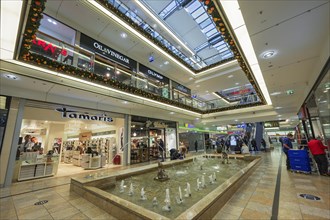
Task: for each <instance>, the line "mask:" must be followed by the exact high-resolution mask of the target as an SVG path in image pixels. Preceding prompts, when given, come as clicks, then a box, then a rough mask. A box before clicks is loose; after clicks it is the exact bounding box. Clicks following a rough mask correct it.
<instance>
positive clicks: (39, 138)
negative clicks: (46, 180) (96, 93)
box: [13, 101, 124, 182]
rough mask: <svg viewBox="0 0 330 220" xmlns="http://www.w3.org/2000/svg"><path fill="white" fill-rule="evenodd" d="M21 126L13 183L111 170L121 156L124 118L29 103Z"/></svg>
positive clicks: (34, 102) (100, 112)
mask: <svg viewBox="0 0 330 220" xmlns="http://www.w3.org/2000/svg"><path fill="white" fill-rule="evenodd" d="M18 120H19V119H18ZM20 124H21V128H20V129H19V133H18V134H17V135H18V136H19V142H18V149H17V154H16V163H15V167H14V175H13V182H16V181H23V180H31V179H35V178H41V177H48V176H64V175H70V174H76V173H80V172H83V171H84V170H88V169H99V168H102V167H108V166H109V165H111V164H113V159H114V157H115V155H121V156H122V151H121V149H120V141H121V138H122V134H121V130H122V128H123V127H124V115H122V114H117V113H112V112H104V111H96V110H91V109H83V108H77V107H72V106H63V105H60V104H51V103H42V102H36V101H27V102H26V104H25V106H24V110H23V115H22V121H21V123H20Z"/></svg>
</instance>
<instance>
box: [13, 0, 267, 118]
mask: <svg viewBox="0 0 330 220" xmlns="http://www.w3.org/2000/svg"><path fill="white" fill-rule="evenodd" d="M46 1H47V0H33V1H32V2H31V7H30V11H29V16H28V19H27V23H26V27H25V31H24V34H23V43H22V47H21V51H20V57H19V59H20V60H23V61H24V62H27V63H32V64H35V65H38V66H42V67H45V68H47V69H50V70H53V71H56V72H61V73H63V74H67V75H70V76H73V77H76V78H82V79H84V80H88V81H91V82H94V83H98V84H102V85H106V86H109V87H111V88H114V89H118V90H121V91H124V92H127V93H131V94H134V95H138V96H141V97H144V98H147V99H150V100H155V101H159V102H162V103H165V104H169V105H173V106H176V107H179V108H182V109H186V110H189V111H193V112H197V113H200V114H210V113H216V112H222V111H228V110H234V109H240V108H246V107H252V106H258V105H262V103H261V102H259V103H249V104H246V105H232V106H228V107H223V108H218V109H210V110H205V111H203V110H200V109H197V108H194V107H191V106H187V105H184V104H182V103H180V102H177V101H174V100H170V99H167V98H164V97H161V96H158V95H155V94H153V93H149V92H146V91H144V90H141V89H138V88H136V87H133V86H129V85H126V84H124V83H122V82H119V81H117V80H113V79H109V78H108V77H106V76H101V75H98V74H95V73H92V72H89V71H85V70H82V69H79V68H76V67H73V66H70V65H67V64H62V63H59V62H57V61H55V60H52V59H50V58H47V57H44V56H42V55H39V54H35V53H31V52H30V49H31V44H32V41H33V40H34V39H35V38H36V35H35V34H36V32H37V30H38V29H39V26H40V20H41V19H42V13H43V11H44V9H45V3H46ZM110 6H111V5H110V4H109V7H110ZM251 80H252V79H251ZM252 81H253V80H252Z"/></svg>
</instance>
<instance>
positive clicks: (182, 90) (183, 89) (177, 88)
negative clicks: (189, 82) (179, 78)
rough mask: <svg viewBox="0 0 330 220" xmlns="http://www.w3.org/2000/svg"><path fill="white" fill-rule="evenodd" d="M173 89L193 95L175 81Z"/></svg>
mask: <svg viewBox="0 0 330 220" xmlns="http://www.w3.org/2000/svg"><path fill="white" fill-rule="evenodd" d="M172 88H173V89H176V90H178V91H180V92H183V93H185V94H188V95H191V90H190V89H189V88H187V87H185V86H183V85H181V84H179V83H177V82H175V81H172Z"/></svg>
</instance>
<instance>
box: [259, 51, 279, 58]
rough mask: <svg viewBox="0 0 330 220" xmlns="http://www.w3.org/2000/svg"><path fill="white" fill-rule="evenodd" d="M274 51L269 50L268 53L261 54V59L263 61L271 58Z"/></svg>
mask: <svg viewBox="0 0 330 220" xmlns="http://www.w3.org/2000/svg"><path fill="white" fill-rule="evenodd" d="M275 54H276V53H275V51H274V50H269V51H265V52H263V53H262V54H261V56H262V58H264V59H269V58H271V57H273V56H274V55H275Z"/></svg>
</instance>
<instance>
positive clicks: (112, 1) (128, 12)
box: [108, 0, 201, 70]
mask: <svg viewBox="0 0 330 220" xmlns="http://www.w3.org/2000/svg"><path fill="white" fill-rule="evenodd" d="M108 2H109V3H110V4H112V5H113V6H114V7H116V8H117V9H118V10H119V11H120V12H122V13H123V14H125V15H126V16H128V17H129V18H130V19H131V20H132V21H133V22H134V23H136V24H137V25H139V26H140V27H142V28H143V29H144V30H145V31H147V32H148V33H149V34H150V35H151V36H152V37H153V38H155V39H157V40H158V41H159V42H160V43H161V44H162V45H164V46H165V47H166V48H168V49H169V50H171V51H172V52H173V53H174V54H176V55H177V56H179V57H180V58H181V59H182V60H183V61H184V62H186V63H187V64H189V65H190V66H192V67H193V68H194V69H196V70H198V69H200V68H201V66H200V65H198V64H196V61H194V60H193V59H190V58H189V57H187V56H186V55H185V54H183V53H182V52H181V51H180V50H178V49H177V48H176V47H175V46H173V45H172V44H171V43H170V42H169V41H168V40H166V39H165V38H163V37H162V36H161V35H160V34H159V33H158V32H157V31H156V30H155V29H154V28H152V27H151V26H150V25H149V24H147V23H146V22H145V21H144V20H142V19H141V18H140V17H139V16H138V15H137V14H136V13H135V12H133V11H132V10H131V9H129V8H128V7H127V6H126V5H125V4H124V3H122V2H121V1H119V0H108ZM194 58H195V59H197V60H198V61H200V60H201V58H199V57H198V56H194Z"/></svg>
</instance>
